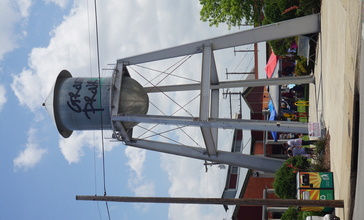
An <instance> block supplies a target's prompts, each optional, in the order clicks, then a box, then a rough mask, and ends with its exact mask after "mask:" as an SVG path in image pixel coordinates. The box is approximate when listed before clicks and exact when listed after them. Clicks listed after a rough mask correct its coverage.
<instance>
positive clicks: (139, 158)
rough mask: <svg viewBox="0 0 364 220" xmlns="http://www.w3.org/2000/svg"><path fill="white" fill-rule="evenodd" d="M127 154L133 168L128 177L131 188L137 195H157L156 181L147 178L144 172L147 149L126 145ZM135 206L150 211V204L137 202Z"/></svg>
mask: <svg viewBox="0 0 364 220" xmlns="http://www.w3.org/2000/svg"><path fill="white" fill-rule="evenodd" d="M125 155H126V156H127V158H128V161H127V165H128V166H129V167H130V168H131V170H132V172H131V173H130V176H129V179H128V187H129V189H130V190H132V191H133V192H134V195H135V196H142V197H151V196H155V186H154V183H153V182H151V181H149V180H147V179H146V178H145V177H144V174H143V170H144V162H145V160H146V151H145V150H142V149H139V148H135V147H126V148H125ZM135 207H136V209H138V210H141V211H143V212H146V211H148V209H149V207H150V205H149V204H136V205H135Z"/></svg>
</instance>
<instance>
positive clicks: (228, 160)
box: [125, 139, 284, 173]
mask: <svg viewBox="0 0 364 220" xmlns="http://www.w3.org/2000/svg"><path fill="white" fill-rule="evenodd" d="M125 144H126V145H128V146H133V147H138V148H142V149H146V150H153V151H158V152H162V153H168V154H174V155H178V156H184V157H190V158H195V159H201V160H208V161H212V162H217V163H222V164H230V165H233V166H238V167H245V168H248V169H253V170H261V171H264V172H271V173H274V172H276V170H277V169H279V168H280V167H281V166H282V165H283V163H284V160H279V159H275V158H269V157H260V156H253V155H246V154H240V153H232V152H226V151H217V153H216V155H213V156H212V155H208V154H207V152H206V150H205V149H203V148H198V147H192V146H185V145H177V144H171V143H164V142H157V141H148V140H139V139H133V140H132V141H130V142H126V143H125Z"/></svg>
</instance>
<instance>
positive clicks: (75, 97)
mask: <svg viewBox="0 0 364 220" xmlns="http://www.w3.org/2000/svg"><path fill="white" fill-rule="evenodd" d="M73 87H74V88H75V89H76V93H73V92H70V93H68V95H69V96H70V101H68V102H67V105H68V107H70V109H72V110H73V111H75V112H81V110H82V109H81V107H80V105H79V104H80V103H81V100H79V97H80V95H79V93H80V91H81V89H82V82H75V83H74V84H73Z"/></svg>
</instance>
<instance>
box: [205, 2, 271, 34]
mask: <svg viewBox="0 0 364 220" xmlns="http://www.w3.org/2000/svg"><path fill="white" fill-rule="evenodd" d="M263 2H264V0H200V4H201V5H202V9H201V11H200V16H201V20H202V21H205V22H206V21H207V22H209V23H210V26H213V25H216V26H218V25H219V23H226V24H227V25H228V26H229V28H230V27H231V26H240V25H243V24H244V23H245V24H250V25H251V24H254V22H257V21H258V20H259V18H260V12H261V7H262V5H263Z"/></svg>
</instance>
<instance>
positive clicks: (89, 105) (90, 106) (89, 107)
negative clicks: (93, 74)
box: [83, 80, 104, 119]
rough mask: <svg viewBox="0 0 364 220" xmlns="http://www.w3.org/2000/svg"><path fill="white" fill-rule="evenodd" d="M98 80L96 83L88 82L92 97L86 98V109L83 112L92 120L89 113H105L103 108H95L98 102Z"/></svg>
mask: <svg viewBox="0 0 364 220" xmlns="http://www.w3.org/2000/svg"><path fill="white" fill-rule="evenodd" d="M98 85H99V84H98V80H96V81H87V85H86V87H88V90H89V91H90V92H91V94H92V96H91V97H89V96H85V97H84V100H85V101H86V104H85V107H84V108H83V112H85V115H86V117H87V118H88V119H90V116H89V114H88V113H89V112H92V113H93V114H95V112H96V111H104V109H103V108H94V102H96V99H95V96H96V95H97V88H98Z"/></svg>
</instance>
